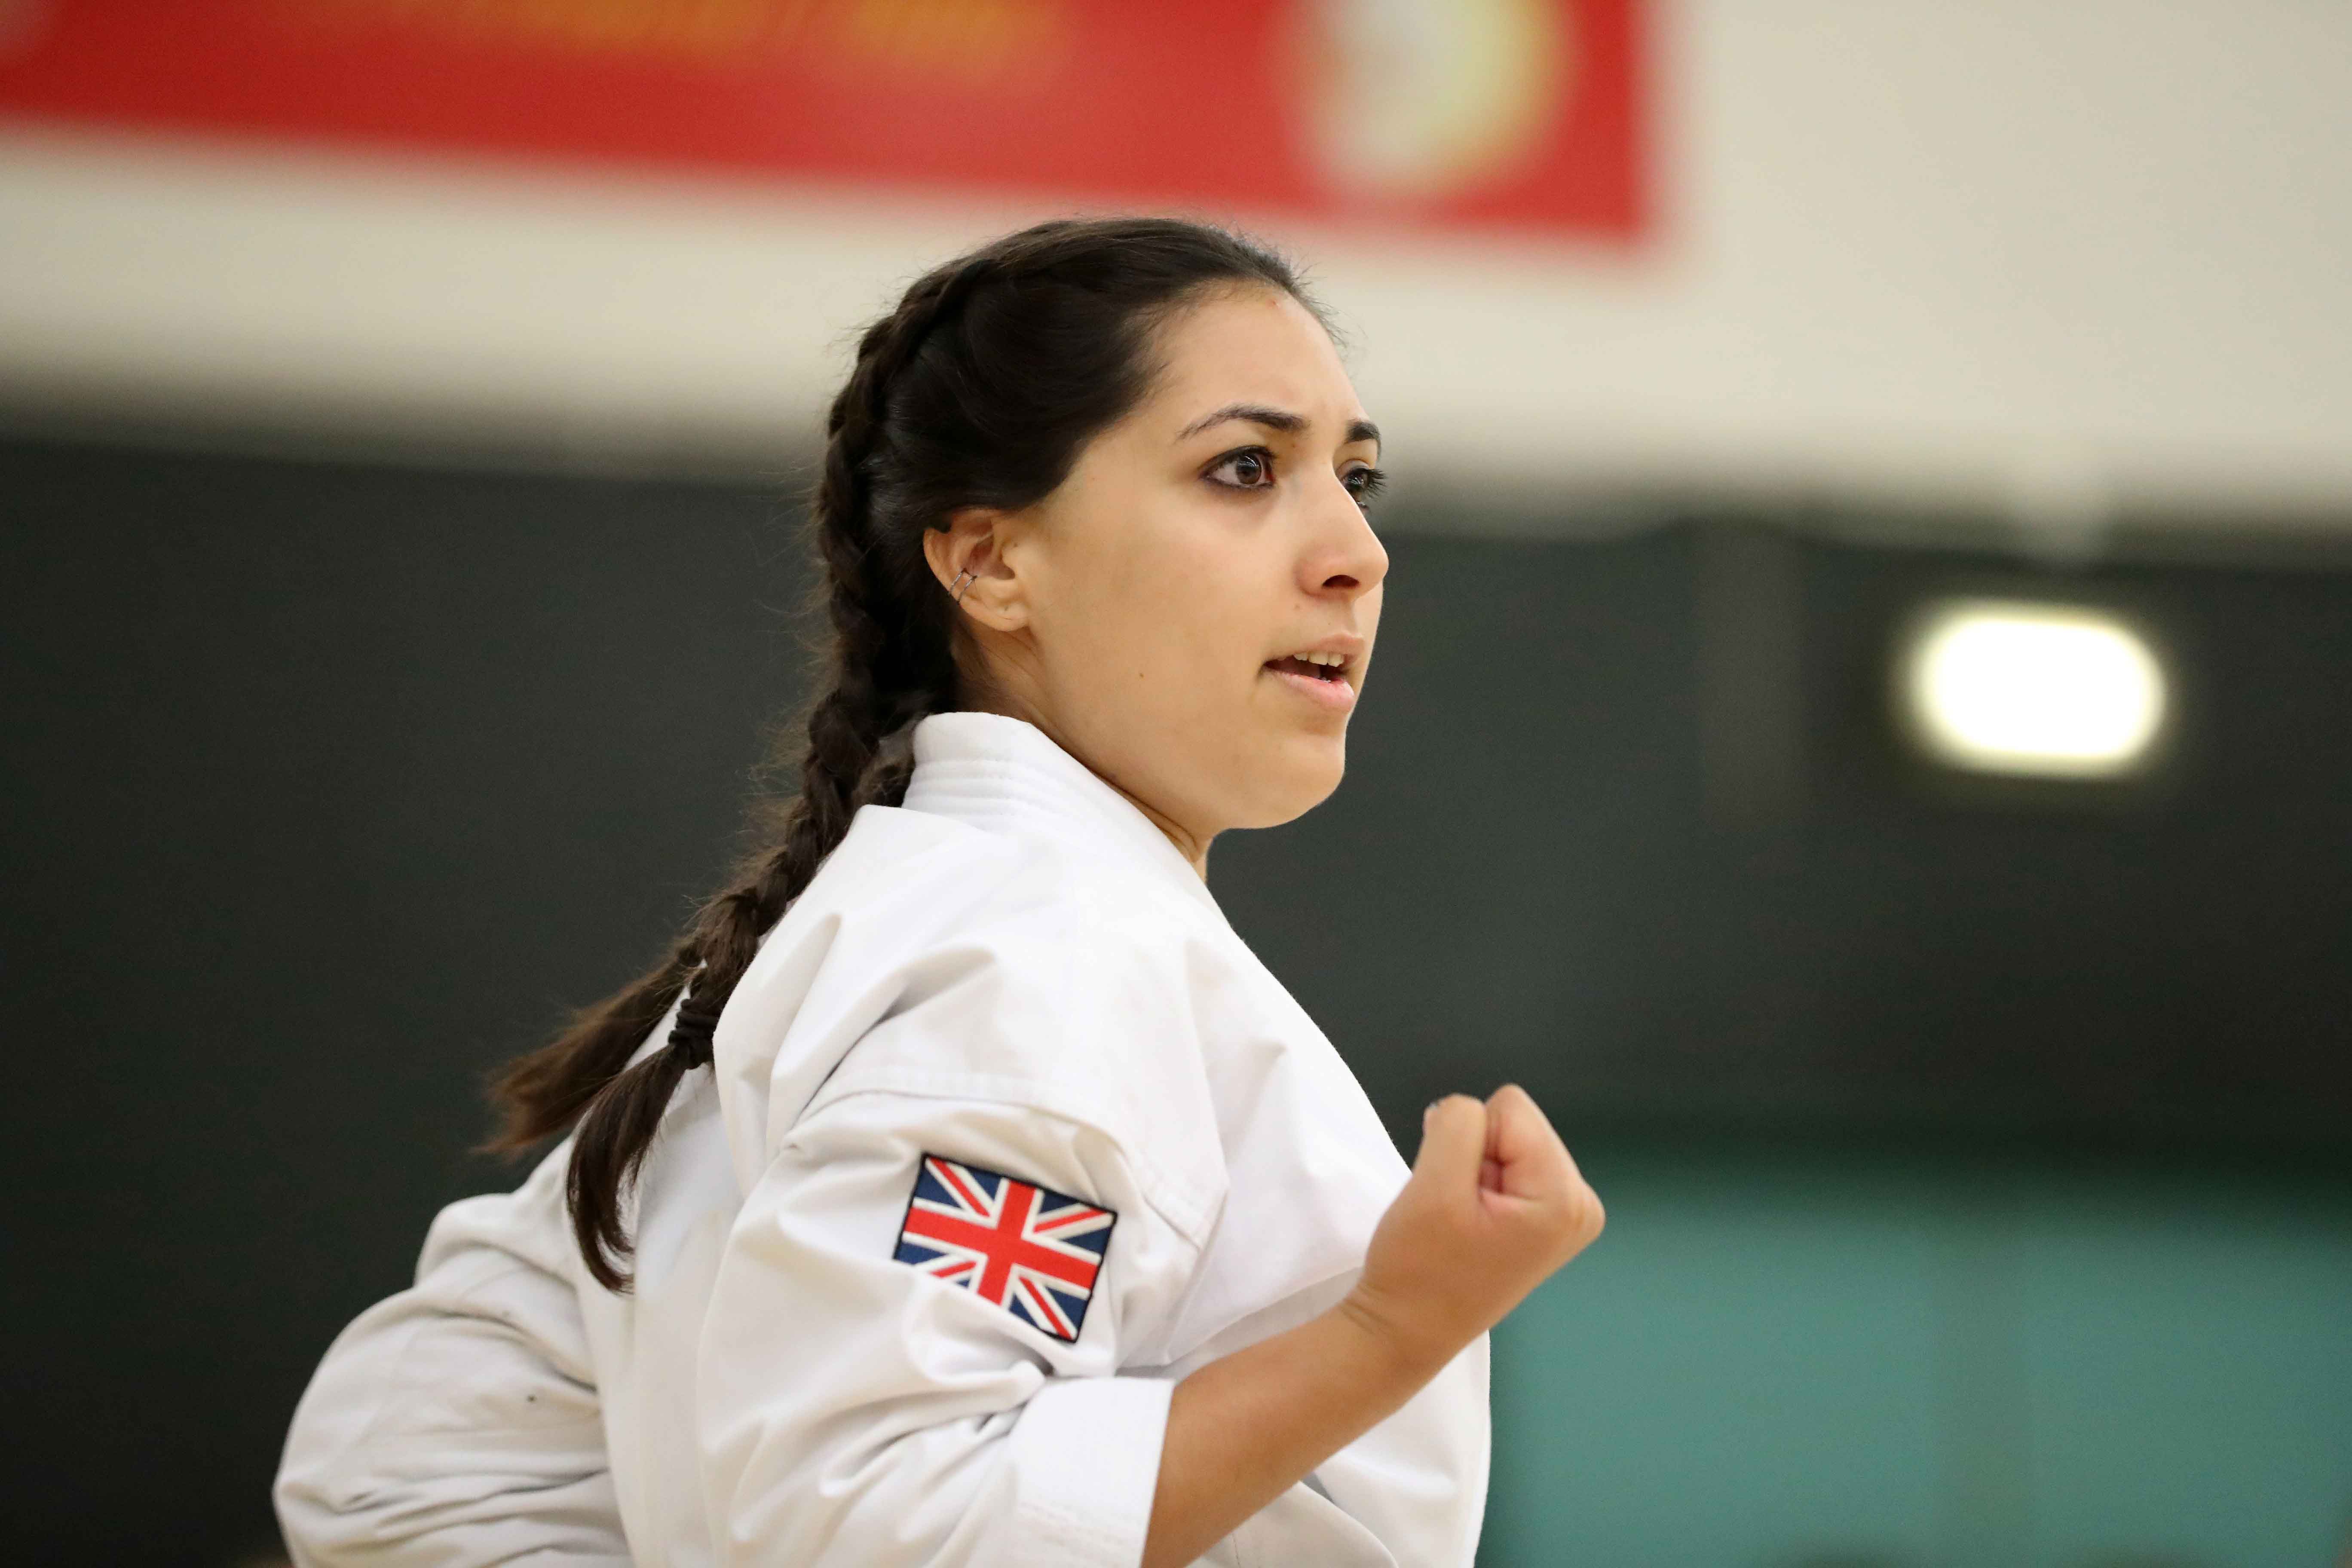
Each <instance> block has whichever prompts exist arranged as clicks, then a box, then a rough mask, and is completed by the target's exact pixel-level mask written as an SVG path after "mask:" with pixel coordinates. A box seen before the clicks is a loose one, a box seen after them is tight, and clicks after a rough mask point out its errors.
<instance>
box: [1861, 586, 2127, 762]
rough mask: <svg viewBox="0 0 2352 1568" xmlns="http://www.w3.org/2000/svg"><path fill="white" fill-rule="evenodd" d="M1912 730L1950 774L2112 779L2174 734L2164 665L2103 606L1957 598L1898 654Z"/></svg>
mask: <svg viewBox="0 0 2352 1568" xmlns="http://www.w3.org/2000/svg"><path fill="white" fill-rule="evenodd" d="M1896 682H1897V688H1896V689H1897V693H1898V700H1899V702H1900V704H1901V707H1902V709H1903V710H1904V714H1905V717H1906V721H1908V725H1909V728H1910V730H1911V731H1912V733H1913V735H1914V736H1915V737H1916V740H1917V741H1918V742H1919V744H1920V746H1921V747H1922V748H1923V749H1924V750H1925V751H1926V752H1927V754H1928V755H1929V756H1930V757H1932V758H1933V759H1934V760H1936V761H1937V762H1938V763H1943V764H1945V765H1946V766H1948V767H1953V768H1958V769H1962V770H1964V771H1966V772H1969V773H2009V774H2020V775H2026V776H2032V777H2042V778H2060V779H2110V778H2116V777H2120V776H2122V775H2124V774H2126V773H2133V772H2135V771H2137V769H2138V768H2139V767H2140V766H2142V765H2143V764H2144V763H2146V762H2147V756H2148V753H2149V752H2150V750H2151V749H2152V748H2153V747H2154V745H2155V743H2156V741H2157V739H2158V736H2159V735H2160V734H2161V733H2162V731H2163V729H2164V721H2165V714H2166V710H2167V707H2168V693H2167V691H2166V683H2165V674H2164V666H2163V664H2162V662H2161V661H2160V660H2159V659H2158V658H2157V655H2156V650H2155V649H2154V648H2153V647H2149V645H2148V642H2147V638H2146V637H2142V636H2141V635H2140V634H2139V633H2138V632H2137V630H2135V629H2134V628H2133V627H2132V626H2131V625H2130V624H2129V623H2128V622H2126V621H2125V620H2124V619H2122V618H2121V617H2120V616H2116V615H2113V614H2111V613H2109V612H2107V611H2105V610H2097V609H2091V608H2088V607H2086V606H2081V605H2053V604H2043V603H2037V602H2032V601H2020V600H2000V599H1955V600H1948V601H1946V602H1945V603H1943V604H1940V605H1934V606H1932V607H1931V608H1930V609H1929V610H1927V613H1925V614H1924V615H1923V616H1920V617H1919V619H1918V620H1917V621H1916V622H1915V623H1914V624H1913V626H1912V628H1911V631H1910V635H1909V637H1908V640H1907V642H1906V645H1905V646H1904V647H1903V649H1902V651H1901V654H1900V656H1899V664H1898V668H1897V670H1896Z"/></svg>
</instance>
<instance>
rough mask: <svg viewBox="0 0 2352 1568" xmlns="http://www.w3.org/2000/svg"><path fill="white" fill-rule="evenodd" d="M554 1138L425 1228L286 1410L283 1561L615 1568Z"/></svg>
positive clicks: (395, 1566) (610, 1500) (614, 1527)
mask: <svg viewBox="0 0 2352 1568" xmlns="http://www.w3.org/2000/svg"><path fill="white" fill-rule="evenodd" d="M570 1153H571V1146H570V1144H569V1143H568V1142H567V1143H566V1144H564V1145H563V1146H562V1147H561V1148H559V1149H557V1150H556V1151H555V1152H554V1153H552V1154H551V1155H549V1156H548V1158H547V1160H546V1161H545V1162H544V1163H542V1164H541V1167H540V1168H539V1170H538V1171H537V1172H535V1173H533V1174H532V1176H531V1178H530V1181H529V1182H527V1183H525V1184H524V1185H523V1186H522V1187H521V1188H520V1190H519V1191H516V1192H514V1193H509V1194H493V1195H490V1196H487V1197H478V1198H468V1199H467V1200H465V1201H464V1202H462V1203H457V1204H453V1205H450V1206H449V1207H447V1208H446V1209H444V1210H443V1211H442V1212H441V1215H440V1216H439V1217H438V1218H437V1219H436V1220H435V1221H434V1224H433V1228H432V1231H431V1233H430V1234H429V1235H428V1237H426V1240H425V1252H424V1256H423V1258H421V1259H420V1260H419V1262H418V1265H417V1279H416V1283H415V1286H414V1287H413V1288H412V1289H407V1290H404V1291H402V1292H401V1293H400V1294H398V1295H396V1296H394V1297H392V1298H391V1299H390V1300H385V1301H382V1302H380V1303H378V1304H377V1305H376V1306H374V1307H373V1308H371V1309H369V1310H367V1311H366V1312H364V1313H362V1314H361V1315H360V1317H359V1318H358V1319H357V1320H355V1321H353V1322H352V1325H351V1326H350V1327H349V1328H348V1329H346V1330H344V1331H343V1332H342V1334H341V1336H339V1337H338V1338H337V1339H336V1341H335V1342H334V1344H333V1345H332V1347H331V1348H330V1349H329V1350H328V1352H327V1355H326V1359H325V1360H324V1361H323V1362H321V1363H320V1366H319V1370H318V1372H317V1373H316V1374H314V1375H313V1376H312V1378H311V1380H310V1388H309V1389H308V1391H307V1392H305V1393H304V1394H303V1396H302V1402H301V1405H299V1407H298V1408H297V1410H296V1411H295V1414H294V1422H293V1426H292V1429H291V1430H290V1431H289V1434H288V1436H287V1440H286V1450H285V1455H284V1458H283V1459H282V1460H281V1462H280V1466H279V1469H278V1482H277V1487H276V1489H275V1500H276V1502H277V1505H278V1522H279V1525H280V1527H281V1528H282V1529H283V1530H284V1531H285V1535H286V1543H287V1548H288V1550H289V1553H290V1554H291V1555H292V1558H293V1560H294V1562H295V1563H296V1564H298V1568H362V1565H363V1568H488V1565H489V1564H492V1563H499V1564H530V1565H532V1568H541V1565H544V1568H556V1565H558V1564H562V1565H564V1568H585V1565H589V1564H597V1565H606V1568H627V1564H628V1563H629V1551H628V1544H627V1542H626V1541H625V1538H624V1536H623V1534H622V1531H621V1521H620V1516H619V1511H618V1509H617V1506H616V1504H615V1502H614V1494H613V1485H612V1478H611V1474H610V1469H609V1467H608V1464H607V1461H606V1458H605V1452H604V1424H603V1418H602V1414H601V1412H600V1410H599V1408H598V1403H597V1394H596V1385H595V1381H594V1376H593V1373H592V1372H591V1371H590V1368H589V1363H588V1348H587V1341H586V1332H585V1330H584V1328H583V1323H582V1321H581V1315H580V1303H579V1298H578V1296H577V1295H576V1294H575V1293H574V1291H573V1289H572V1284H571V1282H570V1280H569V1279H567V1278H565V1277H564V1276H563V1274H562V1273H561V1272H560V1261H559V1258H560V1249H561V1248H562V1247H568V1246H569V1245H570V1229H569V1226H568V1225H566V1224H565V1223H564V1220H563V1167H564V1163H565V1162H566V1161H568V1159H569V1158H570Z"/></svg>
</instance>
